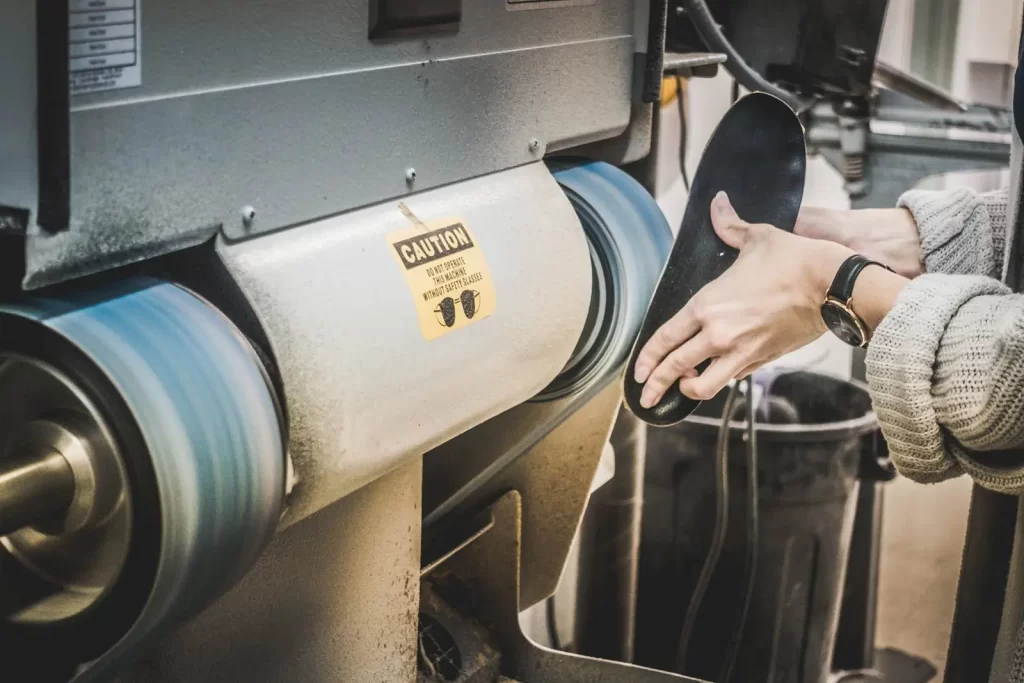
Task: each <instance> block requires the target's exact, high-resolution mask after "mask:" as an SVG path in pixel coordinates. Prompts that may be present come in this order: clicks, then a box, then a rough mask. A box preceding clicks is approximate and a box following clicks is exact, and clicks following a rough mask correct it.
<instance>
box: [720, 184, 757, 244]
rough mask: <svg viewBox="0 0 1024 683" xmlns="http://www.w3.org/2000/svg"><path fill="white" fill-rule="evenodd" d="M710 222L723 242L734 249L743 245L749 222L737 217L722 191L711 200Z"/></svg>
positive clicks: (727, 197)
mask: <svg viewBox="0 0 1024 683" xmlns="http://www.w3.org/2000/svg"><path fill="white" fill-rule="evenodd" d="M711 224H712V225H713V226H714V227H715V233H716V234H717V235H718V237H719V238H720V239H721V240H722V241H723V242H725V243H726V244H728V245H729V246H730V247H732V248H734V249H740V248H742V247H743V243H744V242H746V239H747V232H748V228H749V227H750V224H749V223H747V222H746V221H744V220H743V219H741V218H740V217H739V214H737V213H736V209H734V208H733V207H732V202H730V201H729V196H728V195H727V194H725V193H724V192H719V193H718V194H716V195H715V198H714V199H712V200H711Z"/></svg>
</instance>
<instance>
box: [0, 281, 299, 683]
mask: <svg viewBox="0 0 1024 683" xmlns="http://www.w3.org/2000/svg"><path fill="white" fill-rule="evenodd" d="M18 377H21V378H22V379H23V380H26V381H27V380H30V379H33V378H35V379H34V380H33V381H31V382H30V384H31V386H28V385H26V384H25V382H22V383H20V384H19V383H16V382H13V381H10V380H15V379H17V378H18ZM19 394H20V395H21V396H22V397H23V400H22V401H20V402H19V403H14V402H11V401H9V400H8V399H9V397H11V396H15V395H19ZM0 403H3V405H4V407H3V408H0V465H2V464H3V458H4V457H7V456H8V455H9V451H10V448H9V446H10V445H11V444H12V443H14V442H16V441H17V439H18V438H19V437H18V436H17V435H18V434H19V432H20V431H21V430H22V429H23V428H24V426H25V425H26V424H38V423H39V421H44V422H45V423H47V424H48V423H50V422H52V423H55V424H58V425H71V426H70V427H68V429H67V430H66V431H67V432H68V433H71V434H79V435H83V436H82V441H83V442H84V443H85V444H86V445H85V446H83V448H84V449H85V450H89V451H90V452H96V453H100V454H102V455H101V456H99V459H98V461H97V462H107V463H110V462H113V463H114V465H115V466H114V467H113V468H108V470H109V471H113V472H117V473H119V475H120V477H121V479H119V480H118V481H117V485H118V486H119V487H120V488H119V490H120V497H119V498H117V502H116V504H113V505H111V506H110V507H111V510H112V511H113V512H111V513H110V514H108V515H106V516H104V517H103V519H102V520H100V521H97V522H96V523H94V524H92V525H91V526H89V525H87V526H86V528H83V529H81V530H77V531H71V532H68V531H66V530H60V529H53V528H51V527H50V526H47V525H45V524H37V525H36V526H34V527H32V528H26V529H22V530H19V531H18V532H16V533H13V534H10V535H9V536H7V537H6V538H5V539H4V541H3V545H4V548H5V551H0V556H2V557H0V562H2V565H0V566H2V567H3V574H2V575H0V600H2V602H0V605H5V606H7V609H5V610H4V611H3V612H0V617H2V619H0V642H3V643H5V645H7V644H14V646H15V647H12V648H11V655H10V656H9V658H8V660H7V661H8V663H9V664H11V665H13V666H15V667H16V668H15V670H18V671H32V670H33V666H34V660H35V661H38V658H39V657H40V656H45V657H49V658H55V657H57V658H63V659H66V660H67V661H68V662H70V663H72V664H78V663H83V662H89V663H88V664H87V665H86V666H84V667H81V669H80V671H79V673H78V675H77V677H76V678H75V679H74V680H75V681H93V680H105V679H107V678H109V677H110V676H111V675H113V672H114V671H116V670H117V669H118V668H120V667H121V666H123V665H124V663H126V662H127V661H128V660H130V658H131V657H132V656H134V655H137V654H139V653H140V652H141V651H142V650H144V648H145V647H146V645H147V644H149V643H151V642H152V641H153V640H155V639H157V638H159V637H160V636H161V635H162V634H164V633H165V632H166V631H167V629H169V628H171V627H172V626H174V625H176V624H177V623H179V622H180V621H181V620H183V619H185V618H187V617H189V616H191V615H193V614H195V613H196V612H198V611H199V610H201V609H202V608H204V607H205V606H206V605H208V604H209V603H210V602H211V601H212V600H214V599H216V598H217V597H218V596H219V595H220V594H222V593H223V592H224V591H225V590H227V589H228V588H230V587H231V586H232V585H233V584H234V583H235V582H236V581H237V580H238V579H239V578H240V577H241V576H242V575H243V574H244V573H245V572H246V571H247V570H248V568H249V567H250V566H251V564H252V563H253V562H254V561H255V559H256V557H257V556H258V555H259V553H260V552H261V551H262V549H263V547H264V546H265V544H266V542H267V541H268V540H269V538H270V536H271V534H272V533H273V530H274V529H275V527H276V525H277V522H278V519H279V518H280V514H281V510H282V505H283V500H284V489H285V469H286V467H285V465H286V462H285V446H284V443H283V437H282V434H283V431H282V428H283V424H282V418H281V411H280V409H279V406H278V402H277V400H276V398H275V397H274V395H273V391H272V389H271V387H270V383H269V381H268V379H267V375H266V372H265V370H264V368H263V366H262V364H261V363H260V361H259V360H258V358H257V356H256V354H255V353H254V351H253V349H252V347H251V346H250V344H249V343H248V341H247V340H246V339H245V338H244V337H243V336H242V335H241V334H240V333H239V332H238V330H237V329H236V328H235V327H234V326H233V325H232V324H231V322H230V321H229V320H228V319H227V318H226V317H224V316H223V315H222V314H221V313H220V312H219V311H217V310H216V309H214V308H213V307H212V306H210V305H208V304H207V303H206V302H204V301H203V300H201V299H200V298H199V297H197V296H195V295H194V294H192V293H190V292H188V291H186V290H184V289H183V288H181V287H178V286H176V285H171V284H167V283H163V282H158V281H152V280H144V281H142V280H136V281H132V282H130V283H127V284H121V285H119V286H117V287H116V288H108V289H104V290H101V291H93V292H90V293H88V294H75V295H71V296H67V297H62V298H59V299H54V298H50V299H33V300H28V301H26V302H23V303H19V304H17V305H8V306H0ZM83 425H84V426H83ZM38 432H39V429H38V428H37V429H36V430H35V433H38ZM43 433H46V432H43ZM64 438H65V441H66V442H69V443H70V442H71V441H69V439H71V437H67V436H66V435H65V437H64ZM37 441H38V438H37ZM72 441H73V439H72ZM57 450H58V452H59V447H57ZM96 474H97V476H96V480H97V481H100V480H101V479H102V480H104V481H107V480H109V479H110V475H109V474H104V473H103V470H102V468H100V469H99V470H97V472H96ZM2 504H3V501H0V505H2ZM110 519H115V520H117V523H116V524H110V523H109V520H110ZM96 529H101V530H102V531H103V533H97V532H96ZM62 560H63V561H62ZM93 560H95V561H93ZM68 567H71V569H73V570H74V571H71V569H68ZM41 568H45V571H44V570H42V569H41ZM58 569H59V570H60V572H58V571H57V570H58ZM84 577H89V578H88V580H86V578H84ZM25 591H32V592H31V594H30V595H29V598H28V599H26V595H27V593H26V592H25ZM5 594H6V595H5ZM83 596H84V597H83ZM12 605H13V607H12ZM5 649H6V648H5ZM12 658H13V660H12Z"/></svg>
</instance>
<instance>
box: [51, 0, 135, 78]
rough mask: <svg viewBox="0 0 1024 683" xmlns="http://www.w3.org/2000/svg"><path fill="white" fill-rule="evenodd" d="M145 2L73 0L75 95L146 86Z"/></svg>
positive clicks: (70, 11) (70, 9)
mask: <svg viewBox="0 0 1024 683" xmlns="http://www.w3.org/2000/svg"><path fill="white" fill-rule="evenodd" d="M141 4H142V0H70V2H69V3H68V73H69V74H70V78H71V94H72V95H82V94H84V93H90V92H101V91H104V90H118V89H121V88H134V87H136V86H139V85H142V52H141V50H140V39H141V37H142V30H141V27H142V22H141V20H140V15H141V14H142V10H141Z"/></svg>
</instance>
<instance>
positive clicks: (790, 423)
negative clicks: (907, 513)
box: [636, 372, 877, 683]
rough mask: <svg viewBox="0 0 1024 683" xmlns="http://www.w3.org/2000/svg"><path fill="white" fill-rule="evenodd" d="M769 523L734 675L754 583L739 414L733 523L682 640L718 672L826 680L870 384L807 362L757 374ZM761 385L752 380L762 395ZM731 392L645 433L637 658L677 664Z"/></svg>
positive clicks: (869, 439) (873, 427) (732, 457)
mask: <svg viewBox="0 0 1024 683" xmlns="http://www.w3.org/2000/svg"><path fill="white" fill-rule="evenodd" d="M755 384H756V385H758V386H760V387H762V388H764V389H765V394H764V397H762V399H761V400H760V401H759V405H760V406H761V407H760V408H759V410H758V418H757V421H756V422H757V424H758V427H757V439H756V444H757V453H758V482H759V486H758V492H759V497H760V501H759V505H758V512H759V523H758V532H759V533H758V536H759V538H758V543H757V564H756V570H755V572H754V586H753V593H752V598H751V602H750V605H749V608H748V613H747V616H746V619H745V621H744V623H743V626H742V628H743V630H742V633H741V634H740V636H739V637H740V641H739V650H738V656H737V657H736V658H735V659H736V661H735V663H734V665H733V670H732V675H731V676H730V677H729V680H728V681H725V680H721V678H720V677H721V673H722V671H723V665H724V660H725V657H726V651H727V650H728V649H729V643H730V640H731V639H732V638H733V636H734V634H736V633H737V631H738V629H740V628H741V624H740V619H741V614H740V613H741V611H742V607H743V603H744V598H745V596H746V593H747V585H748V584H747V580H746V572H745V566H746V557H747V553H746V548H747V535H748V532H747V520H748V506H747V495H746V486H745V482H746V480H747V477H746V467H747V465H746V462H747V461H746V445H745V439H744V433H745V428H744V424H743V422H742V420H743V417H742V416H743V414H744V413H743V412H738V413H737V412H734V420H733V421H732V422H731V423H730V439H729V454H728V455H729V458H728V472H729V489H728V531H727V534H726V537H725V543H724V546H723V548H722V552H721V556H720V559H719V561H718V564H717V568H716V571H715V573H714V574H713V577H712V579H711V581H710V583H709V585H708V589H707V591H706V594H705V596H704V598H703V600H702V601H701V607H700V609H699V611H698V612H697V619H696V622H695V626H694V628H693V629H692V630H691V633H690V636H689V638H688V641H687V643H686V647H685V648H684V649H685V652H686V656H685V670H684V673H686V674H687V675H690V676H694V677H697V678H701V679H704V680H708V681H716V682H717V683H730V682H731V683H768V682H771V683H824V681H825V680H826V679H827V677H828V675H829V673H830V669H831V667H830V663H831V658H832V657H831V655H832V647H833V641H834V637H835V632H836V626H837V622H838V617H839V606H840V601H841V597H842V592H843V578H844V573H845V568H846V564H847V555H848V552H849V543H850V534H851V530H852V526H853V518H854V509H855V505H856V496H855V495H854V493H855V491H856V486H857V475H858V470H859V466H860V463H861V459H862V457H863V456H864V455H865V452H866V450H867V449H871V450H872V452H873V449H874V447H875V446H874V444H875V442H876V436H877V422H876V420H875V416H874V413H872V412H871V402H870V399H869V396H868V393H867V390H866V389H865V387H863V386H862V385H859V384H855V383H851V382H845V381H842V380H839V379H835V378H832V377H829V376H825V375H820V374H816V373H811V372H789V373H780V374H776V375H775V376H769V377H767V378H764V377H762V378H760V379H759V380H758V381H757V382H756V383H755ZM756 393H757V392H756V391H755V394H756ZM724 403H725V392H723V394H722V395H720V396H718V397H717V398H716V399H715V400H712V401H708V402H705V403H704V404H703V405H702V406H701V407H700V408H699V409H698V410H697V412H696V413H695V414H694V415H693V416H691V417H690V418H688V419H687V420H686V421H684V422H682V423H680V424H678V425H675V426H673V427H669V428H666V429H652V430H650V432H649V435H648V450H647V462H646V467H645V474H644V480H645V489H644V497H645V500H644V509H643V523H642V530H643V531H642V540H641V550H640V570H639V588H638V604H637V630H636V663H638V664H641V665H644V666H648V667H653V668H659V669H666V670H674V668H675V665H676V661H677V652H678V651H679V649H680V640H681V631H682V627H683V621H684V617H685V614H686V612H687V609H688V607H689V604H690V598H691V596H692V595H693V593H694V589H695V586H696V584H697V581H698V576H699V574H700V571H701V567H702V565H703V563H704V560H705V557H706V555H707V552H708V549H709V546H710V544H711V538H712V533H713V526H714V520H715V505H716V497H717V496H718V495H719V492H718V491H717V490H716V489H717V487H716V484H715V476H714V470H715V450H716V441H717V439H718V435H719V430H720V427H721V424H722V409H723V404H724Z"/></svg>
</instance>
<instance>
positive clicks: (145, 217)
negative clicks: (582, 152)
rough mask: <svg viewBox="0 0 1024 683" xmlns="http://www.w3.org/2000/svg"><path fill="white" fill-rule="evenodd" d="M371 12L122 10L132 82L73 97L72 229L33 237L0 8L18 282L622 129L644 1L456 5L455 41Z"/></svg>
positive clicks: (24, 141) (32, 176)
mask: <svg viewBox="0 0 1024 683" xmlns="http://www.w3.org/2000/svg"><path fill="white" fill-rule="evenodd" d="M71 4H72V7H75V6H82V7H87V8H88V7H93V6H105V5H110V6H114V5H119V4H123V3H118V2H102V3H98V4H97V3H81V2H79V3H76V2H74V1H73V2H72V3H71ZM128 4H132V3H128ZM376 4H379V3H377V2H369V1H367V0H358V1H352V0H346V1H338V2H334V1H330V0H292V1H289V2H285V1H284V0H256V1H252V2H249V1H243V0H222V1H219V2H205V1H204V0H181V1H180V2H169V1H167V0H135V2H134V6H135V11H136V12H138V18H139V25H138V33H137V35H136V38H135V39H136V40H137V41H138V44H137V45H138V55H137V59H138V60H139V64H140V80H141V84H140V85H138V86H137V87H128V88H124V89H114V90H107V91H104V92H92V93H84V94H74V92H73V94H72V97H71V118H70V140H69V144H70V161H71V173H70V188H71V189H70V193H71V194H70V208H71V219H70V225H69V229H68V230H66V231H63V232H58V233H50V232H48V231H46V230H44V229H42V228H40V227H39V226H38V225H37V224H36V223H35V220H34V217H35V216H36V214H37V202H38V196H37V183H36V176H37V172H38V169H37V150H36V147H35V143H34V140H35V133H36V125H35V122H36V118H35V109H36V106H35V99H36V98H35V82H36V81H35V59H34V56H35V54H36V45H35V31H34V24H35V7H36V3H32V2H28V1H27V0H18V1H17V2H7V3H4V4H3V7H0V46H2V47H0V51H2V52H0V55H2V56H3V57H4V58H3V59H2V60H0V81H2V82H3V83H4V90H5V97H4V99H3V102H2V103H0V123H2V124H3V125H0V206H7V207H15V208H18V209H24V210H28V211H29V212H30V215H31V217H32V218H30V220H29V223H28V230H27V231H28V240H27V262H28V263H27V273H26V278H25V285H26V287H28V288H35V287H39V286H43V285H46V284H49V283H53V282H58V281H63V280H66V279H69V278H71V277H74V276H77V275H82V274H86V273H91V272H94V271H99V270H103V269H106V268H110V267H114V266H119V265H123V264H126V263H130V262H133V261H138V260H142V259H144V258H148V257H151V256H155V255H159V254H162V253H166V252H168V251H172V250H175V249H179V248H182V247H186V246H190V245H194V244H198V243H201V242H203V241H205V240H207V239H209V238H210V237H211V236H212V235H213V234H215V233H216V232H217V231H223V233H224V234H225V235H226V236H228V237H229V238H232V239H245V238H249V237H253V236H255V235H259V234H263V233H266V232H271V231H275V230H280V229H282V228H286V227H288V226H293V225H296V224H301V223H304V222H307V221H310V220H314V219H317V218H322V217H325V216H331V215H335V214H338V213H341V212H344V211H348V210H350V209H353V208H356V207H360V206H366V205H369V204H373V203H376V202H380V201H383V200H386V199H388V198H393V197H398V196H403V195H405V194H409V193H412V192H417V191H420V190H425V189H428V188H432V187H437V186H441V185H446V184H450V183H454V182H458V181H461V180H465V179H468V178H472V177H475V176H480V175H484V174H487V173H491V172H494V171H497V170H502V169H506V168H510V167H513V166H517V165H521V164H525V163H528V162H530V161H534V160H538V159H540V158H541V157H542V156H543V155H544V154H545V153H546V152H551V151H553V150H559V149H565V148H569V147H573V146H578V145H583V144H585V143H590V142H593V141H596V140H601V139H606V138H610V137H613V136H615V135H617V134H619V133H621V132H622V131H624V130H625V129H626V128H627V126H628V125H629V123H630V118H631V112H632V110H633V107H631V104H632V101H633V90H632V88H633V80H634V78H633V71H634V51H635V50H636V49H637V46H641V47H640V49H643V46H645V43H646V37H645V36H636V34H637V33H638V31H637V29H636V27H638V26H641V27H646V13H645V12H644V11H642V10H639V9H638V7H643V6H644V3H635V2H634V0H595V1H593V2H586V3H581V2H576V1H575V0H572V1H568V2H502V1H495V2H479V1H476V0H464V1H463V2H462V3H461V5H462V6H461V19H460V20H459V21H458V24H457V27H454V30H448V31H439V32H430V31H427V32H423V33H422V34H417V35H411V36H410V35H398V36H396V37H393V38H385V39H381V40H371V39H370V38H369V26H370V16H371V7H372V6H374V5H376ZM640 14H643V16H638V15H640ZM637 38H639V39H637ZM12 95H13V96H12ZM441 114H443V115H441ZM411 170H414V171H415V174H414V175H415V180H414V181H410V178H411V176H412V174H411V172H410V171H411ZM246 207H251V208H252V209H253V211H254V214H255V215H254V218H253V219H252V220H249V221H246V220H243V208H246Z"/></svg>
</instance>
